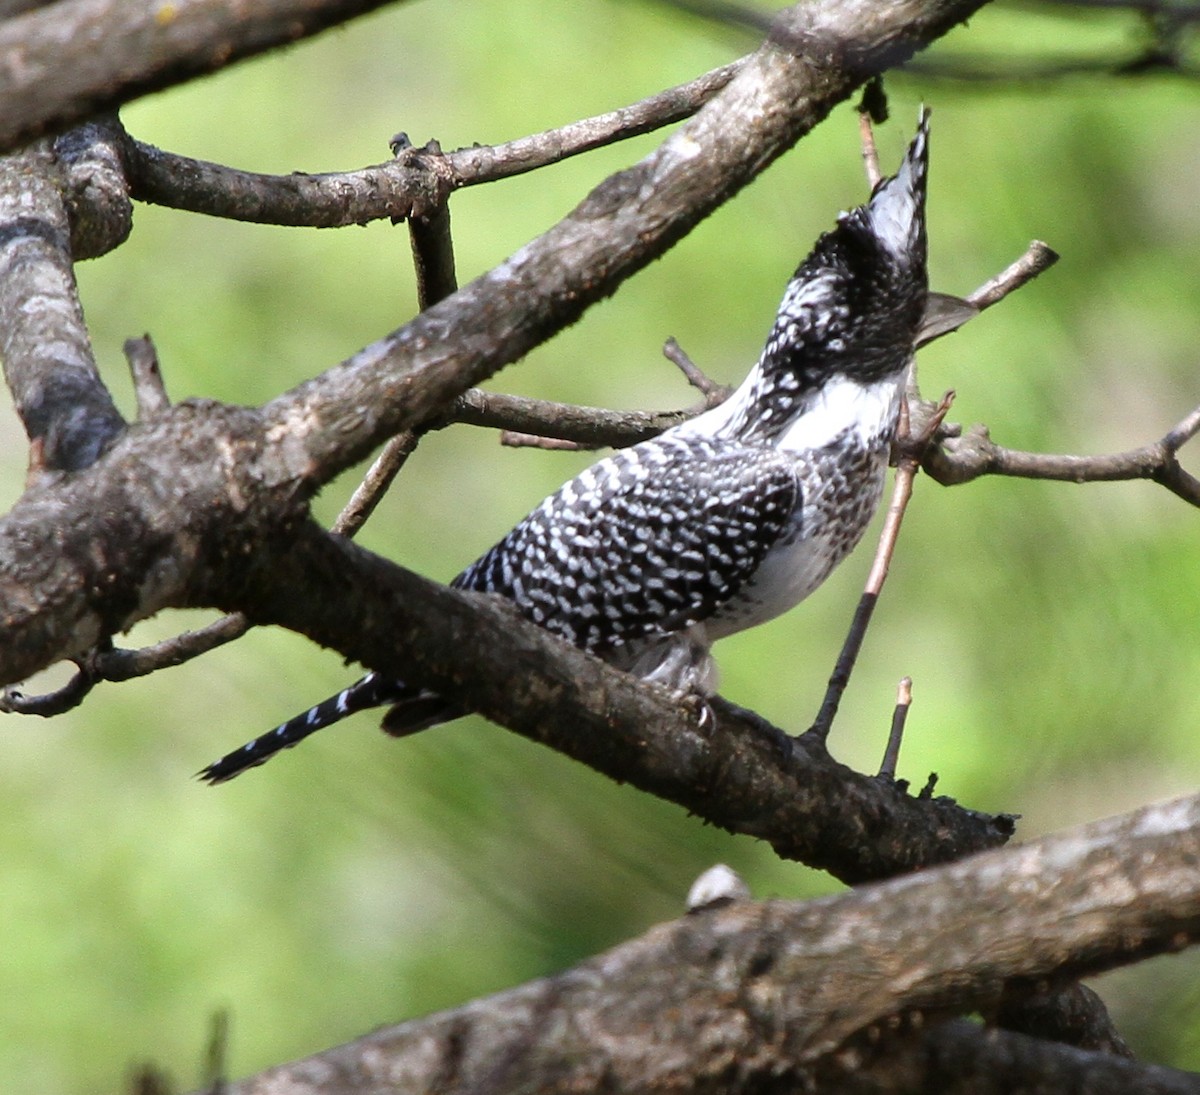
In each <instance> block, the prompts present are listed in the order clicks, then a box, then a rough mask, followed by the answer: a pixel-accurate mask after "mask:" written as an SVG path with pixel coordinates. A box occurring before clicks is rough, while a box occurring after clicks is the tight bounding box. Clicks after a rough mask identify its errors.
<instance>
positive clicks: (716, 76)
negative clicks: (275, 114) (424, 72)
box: [125, 62, 741, 228]
mask: <svg viewBox="0 0 1200 1095" xmlns="http://www.w3.org/2000/svg"><path fill="white" fill-rule="evenodd" d="M740 64H741V62H737V63H735V64H732V65H725V66H723V67H722V68H719V69H715V70H714V71H712V72H709V73H706V74H705V75H703V76H700V77H697V78H696V79H695V80H691V81H689V82H688V83H686V84H682V85H680V86H679V87H674V88H668V89H667V90H666V91H662V92H659V93H658V94H656V95H651V96H650V97H648V98H646V99H643V100H642V101H641V102H638V103H635V104H633V105H632V106H628V107H623V108H622V109H620V110H614V111H611V112H609V113H607V114H601V115H598V116H597V117H594V118H585V119H584V120H583V121H579V122H572V123H570V124H569V125H565V126H562V127H560V128H558V129H551V130H547V131H545V132H543V133H535V134H533V135H532V136H529V137H521V138H518V139H517V140H514V141H508V142H506V143H504V144H499V145H494V146H490V147H489V146H473V147H470V148H462V149H458V150H457V151H454V152H447V153H443V152H442V151H441V150H440V149H439V148H436V147H433V148H431V147H429V146H426V147H425V148H420V149H418V148H412V147H411V146H407V145H405V143H404V142H406V141H407V137H406V136H405V135H403V134H400V135H398V136H397V138H396V140H395V144H397V145H399V146H400V147H399V148H398V150H397V155H396V159H394V160H392V161H391V162H390V163H385V164H380V165H378V166H374V167H364V168H361V169H359V170H357V171H345V172H336V173H331V174H320V175H315V174H304V173H299V172H294V173H292V174H290V175H262V174H257V173H255V172H249V171H238V170H235V169H234V168H229V167H222V166H220V165H218V164H212V163H206V162H204V161H203V160H192V159H188V158H187V157H185V156H176V155H174V154H172V153H170V152H163V151H161V150H160V149H157V148H154V147H153V146H151V145H147V144H143V143H142V142H140V141H135V140H132V139H129V140H127V144H126V153H125V155H126V159H127V160H128V162H129V171H130V185H131V186H132V188H133V194H134V197H136V198H138V199H139V200H141V201H147V202H153V203H154V204H156V205H166V206H170V207H172V208H176V209H186V210H188V211H190V212H193V213H206V214H209V215H210V216H216V217H227V218H230V219H233V220H244V221H252V222H256V223H265V224H284V225H293V226H309V227H314V228H330V227H337V226H342V225H349V224H366V223H367V222H368V221H371V220H377V219H380V218H383V217H390V218H393V219H399V218H405V217H409V216H413V217H416V218H418V219H423V218H425V217H427V216H429V215H430V214H431V213H432V212H433V211H435V210H437V209H439V208H442V207H443V206H444V204H445V199H446V196H447V195H448V194H449V193H450V191H452V190H456V189H459V188H461V187H466V186H475V185H477V184H479V183H486V182H494V181H496V180H497V179H504V178H510V177H512V176H514V175H520V174H523V173H525V172H527V171H533V170H535V169H536V168H539V167H545V166H547V165H549V164H554V163H559V162H560V161H562V160H565V159H567V158H569V157H571V156H577V155H579V154H581V153H584V152H590V151H591V150H593V149H596V148H601V147H603V146H605V145H609V144H614V143H616V142H617V141H623V140H627V139H629V138H630V137H636V136H639V135H641V134H643V133H649V132H651V131H653V130H655V129H659V128H661V127H662V126H665V125H670V124H672V123H674V122H678V121H681V120H683V119H684V118H687V117H690V116H691V115H692V114H694V113H695V112H696V111H697V110H699V109H700V107H702V106H703V105H704V104H705V103H706V102H708V101H709V99H711V98H712V97H713V96H714V95H716V94H717V92H719V91H720V90H721V89H722V88H724V87H725V85H726V84H728V83H729V81H730V80H731V79H732V78H733V76H734V74H735V73H736V72H737V70H738V68H739V66H740Z"/></svg>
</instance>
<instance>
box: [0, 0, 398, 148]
mask: <svg viewBox="0 0 1200 1095" xmlns="http://www.w3.org/2000/svg"><path fill="white" fill-rule="evenodd" d="M385 2H387V0H257V2H256V3H254V4H253V5H247V4H245V3H244V2H242V0H175V2H174V3H171V4H130V3H128V2H127V0H59V2H58V3H55V4H49V5H46V6H43V7H39V8H37V9H36V10H33V11H29V12H27V13H26V14H23V15H17V16H16V17H14V18H12V19H6V20H4V21H2V22H0V57H7V58H10V59H11V58H18V57H19V58H20V63H19V64H18V63H15V62H11V63H7V64H4V65H0V102H2V103H4V112H3V114H2V115H0V151H7V150H9V149H11V148H15V147H16V146H18V145H19V144H21V143H23V142H24V141H27V140H28V139H29V138H30V137H36V136H38V135H40V134H42V133H46V132H48V131H50V130H56V129H62V128H64V127H65V126H68V125H71V124H73V123H75V122H79V121H82V120H84V119H86V118H88V117H90V116H91V115H93V114H97V113H100V112H103V111H109V110H113V109H115V108H116V107H118V106H120V104H122V103H125V102H128V101H129V100H130V99H134V98H137V97H138V96H139V95H144V94H146V93H147V92H150V91H158V90H160V89H162V88H165V87H170V86H172V85H174V84H178V83H182V82H184V81H186V80H190V79H192V78H193V77H195V76H199V75H202V74H204V73H207V72H215V71H216V70H218V69H221V68H224V67H225V66H226V65H228V64H230V63H231V62H233V61H238V60H241V59H243V58H245V57H252V56H254V55H255V54H258V53H262V52H264V51H265V50H269V49H273V48H274V47H276V46H280V45H285V44H287V43H290V42H295V41H297V40H299V39H301V38H305V37H308V36H309V35H313V34H316V33H318V32H319V31H322V30H325V29H327V28H328V27H332V26H337V25H338V24H339V23H344V22H347V21H348V20H350V19H352V18H354V17H355V16H358V15H364V14H366V13H367V12H369V11H374V10H375V9H376V8H379V7H382V6H383V5H384V3H385ZM97 42H103V43H104V48H103V49H97V48H96V43H97Z"/></svg>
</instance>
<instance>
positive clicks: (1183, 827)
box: [232, 797, 1200, 1095]
mask: <svg viewBox="0 0 1200 1095" xmlns="http://www.w3.org/2000/svg"><path fill="white" fill-rule="evenodd" d="M1114 848H1121V849H1122V850H1123V854H1122V855H1121V856H1120V857H1118V856H1115V855H1114V854H1113V849H1114ZM1197 857H1200V797H1194V798H1190V799H1182V800H1179V801H1176V802H1173V803H1168V804H1165V805H1159V806H1151V807H1147V808H1146V809H1143V810H1140V811H1138V812H1136V813H1133V814H1129V815H1126V816H1124V817H1120V818H1113V819H1109V820H1107V821H1101V822H1095V823H1093V824H1091V825H1087V826H1084V827H1082V828H1079V829H1076V830H1073V831H1071V832H1068V833H1064V834H1061V835H1056V836H1051V837H1045V838H1042V839H1041V840H1038V841H1036V842H1034V843H1032V844H1029V845H1026V846H1023V847H1018V848H1008V849H1004V850H1002V851H996V852H990V853H986V854H984V855H980V856H977V857H974V858H972V859H969V860H966V861H964V862H962V863H956V864H953V865H951V866H948V867H941V868H938V869H935V870H930V871H925V872H922V873H921V874H918V875H913V876H909V877H906V878H903V879H898V880H895V881H892V882H888V883H882V884H878V885H872V886H865V887H862V888H860V889H858V890H855V891H852V892H849V893H845V894H841V895H838V896H836V897H833V898H827V899H824V900H819V901H811V902H805V903H796V902H768V903H763V904H755V903H751V902H739V903H735V904H732V905H727V906H725V907H721V908H716V909H711V910H706V911H703V912H701V913H698V914H694V915H690V916H687V917H684V918H683V919H681V920H677V921H674V922H672V923H669V924H662V925H659V926H658V927H655V928H653V929H651V930H650V931H649V932H647V933H646V934H645V935H644V936H642V937H641V938H639V939H636V940H633V941H631V942H629V943H625V944H622V945H621V946H619V947H616V948H615V949H613V950H611V951H609V952H607V953H605V954H602V955H599V956H597V957H596V958H594V959H591V960H590V961H588V962H585V963H584V964H582V965H581V966H578V967H576V968H574V969H572V970H568V971H566V972H564V973H562V974H559V975H557V976H554V977H551V978H546V979H544V980H540V981H535V982H531V983H529V984H527V985H524V986H521V987H520V988H516V989H513V990H510V991H508V992H504V993H500V994H499V995H496V996H493V997H490V998H486V999H483V1000H478V1001H475V1002H473V1003H471V1004H468V1005H467V1006H465V1007H463V1008H459V1009H457V1010H455V1011H451V1012H445V1013H442V1014H440V1015H434V1016H431V1017H429V1018H427V1019H421V1020H416V1021H412V1022H408V1023H403V1024H401V1025H399V1026H396V1027H392V1028H388V1029H384V1030H380V1031H377V1032H375V1033H373V1034H370V1035H367V1036H366V1037H365V1038H362V1039H360V1040H359V1041H357V1042H353V1043H351V1044H349V1045H345V1046H341V1047H338V1048H335V1049H331V1050H329V1051H327V1052H325V1053H322V1054H319V1055H318V1056H316V1057H312V1058H309V1059H307V1060H304V1061H299V1062H296V1063H295V1064H291V1065H284V1066H282V1067H280V1068H277V1069H272V1070H270V1071H268V1072H265V1073H262V1074H261V1075H259V1076H257V1077H254V1078H252V1079H250V1080H246V1081H243V1082H242V1083H240V1084H235V1085H234V1087H233V1088H232V1092H233V1095H266V1093H267V1092H270V1093H271V1095H290V1093H293V1092H295V1093H298V1092H304V1093H305V1095H349V1093H351V1092H360V1093H366V1092H371V1093H376V1092H382V1091H385V1090H387V1091H392V1090H396V1089H397V1088H402V1089H404V1090H458V1091H489V1092H505V1091H534V1090H536V1091H583V1090H599V1089H601V1088H603V1089H605V1090H637V1091H648V1092H653V1091H672V1092H679V1091H715V1090H720V1091H724V1092H758V1091H762V1090H763V1089H764V1084H765V1083H766V1081H767V1080H768V1078H769V1079H770V1081H771V1084H772V1085H773V1087H772V1089H780V1088H783V1087H788V1088H792V1087H794V1088H796V1089H803V1090H809V1089H812V1088H811V1087H810V1086H809V1085H813V1086H814V1087H815V1085H816V1083H817V1081H818V1080H821V1079H823V1080H825V1082H826V1083H829V1086H828V1087H826V1088H823V1089H824V1090H837V1091H847V1090H849V1091H876V1092H879V1091H909V1092H916V1091H922V1092H923V1091H928V1090H939V1091H940V1090H947V1088H944V1087H943V1086H942V1085H941V1084H940V1083H937V1082H936V1081H935V1078H936V1077H938V1076H946V1075H951V1074H953V1075H955V1076H957V1077H958V1079H957V1080H956V1081H955V1082H956V1083H957V1084H964V1079H963V1078H964V1076H977V1075H978V1074H979V1073H980V1072H982V1073H983V1075H984V1076H985V1077H986V1076H988V1075H990V1074H991V1069H993V1068H994V1069H997V1070H998V1075H994V1076H992V1085H991V1086H981V1087H976V1086H965V1085H964V1086H960V1087H953V1086H951V1087H949V1088H948V1090H962V1091H981V1090H982V1091H1011V1090H1015V1089H1016V1088H1015V1087H1014V1086H1001V1085H1000V1083H999V1082H998V1080H999V1078H1000V1077H1005V1078H1007V1079H1008V1080H1009V1082H1010V1084H1011V1083H1012V1081H1014V1080H1015V1079H1016V1078H1017V1077H1018V1076H1024V1077H1025V1078H1026V1079H1027V1080H1029V1081H1034V1080H1035V1078H1037V1077H1041V1079H1040V1080H1037V1081H1036V1082H1037V1083H1039V1084H1040V1085H1041V1086H1036V1087H1033V1088H1031V1090H1036V1091H1047V1092H1048V1091H1051V1090H1053V1091H1056V1092H1070V1091H1080V1092H1082V1091H1084V1090H1086V1091H1089V1092H1096V1091H1103V1092H1118V1091H1120V1092H1124V1091H1131V1090H1138V1091H1163V1092H1167V1091H1172V1092H1174V1091H1190V1092H1195V1091H1196V1090H1197V1083H1196V1079H1195V1078H1194V1077H1192V1078H1190V1079H1189V1078H1187V1077H1185V1076H1183V1075H1182V1074H1180V1073H1173V1072H1170V1071H1169V1070H1166V1069H1144V1068H1141V1067H1139V1066H1136V1065H1133V1064H1132V1063H1130V1062H1128V1061H1123V1060H1121V1059H1119V1058H1113V1057H1098V1056H1096V1055H1092V1054H1087V1053H1083V1052H1081V1051H1078V1050H1071V1049H1066V1048H1063V1047H1054V1046H1050V1045H1047V1044H1045V1043H1040V1042H1036V1041H1034V1040H1032V1039H1027V1038H1024V1037H1022V1036H1020V1035H1012V1034H1007V1035H1002V1034H998V1033H988V1034H985V1033H983V1032H980V1031H979V1030H978V1028H967V1027H965V1026H962V1025H953V1026H951V1027H941V1026H934V1027H933V1028H932V1029H927V1028H929V1027H930V1024H931V1023H936V1022H937V1020H938V1019H939V1018H940V1017H943V1016H945V1015H948V1014H964V1013H967V1012H970V1011H973V1010H977V1009H980V1008H986V1007H987V1006H988V1003H989V1001H991V1000H992V999H993V998H994V997H995V995H996V993H997V992H998V990H999V987H1000V986H1001V985H1003V984H1005V983H1006V982H1009V981H1011V980H1013V979H1017V978H1024V979H1030V980H1033V979H1039V978H1047V977H1055V976H1060V975H1066V976H1074V975H1080V974H1084V973H1088V972H1094V971H1096V970H1100V969H1105V968H1110V967H1112V966H1114V965H1118V964H1122V963H1126V962H1129V961H1134V960H1137V959H1139V958H1142V957H1145V956H1147V955H1150V954H1156V953H1161V952H1163V951H1167V950H1174V949H1178V948H1179V947H1182V946H1184V945H1186V944H1187V943H1190V942H1194V941H1195V940H1196V938H1197V936H1198V934H1200V875H1198V874H1197V872H1196V870H1195V863H1196V861H1197ZM1014 878H1019V879H1020V880H1021V884H1020V885H1019V886H1014V885H1013V884H1012V880H1013V879H1014ZM898 1016H899V1017H902V1018H900V1019H899V1020H898V1019H897V1018H896V1017H898ZM893 1051H897V1052H898V1053H899V1056H900V1059H901V1060H900V1064H901V1068H900V1069H899V1070H893V1069H891V1068H889V1062H890V1061H892V1060H893V1057H892V1052H893ZM889 1073H892V1075H890V1076H889ZM833 1078H837V1081H838V1082H837V1083H836V1084H833V1083H830V1080H831V1079H833ZM1051 1082H1054V1083H1057V1084H1059V1085H1061V1086H1055V1087H1049V1086H1047V1084H1048V1083H1051ZM1016 1086H1021V1085H1020V1084H1017V1085H1016ZM821 1089H822V1088H817V1090H821ZM1022 1090H1024V1088H1023V1087H1022Z"/></svg>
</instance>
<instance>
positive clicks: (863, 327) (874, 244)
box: [201, 115, 928, 783]
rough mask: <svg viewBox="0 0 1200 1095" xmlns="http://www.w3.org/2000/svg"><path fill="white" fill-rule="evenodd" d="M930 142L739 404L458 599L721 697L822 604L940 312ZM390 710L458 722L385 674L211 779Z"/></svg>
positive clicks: (801, 280) (866, 218)
mask: <svg viewBox="0 0 1200 1095" xmlns="http://www.w3.org/2000/svg"><path fill="white" fill-rule="evenodd" d="M927 142H928V128H927V119H926V116H924V115H923V116H922V119H921V125H920V127H919V129H918V132H917V136H916V137H915V138H914V140H913V142H912V145H911V146H910V148H909V151H908V155H907V156H906V157H905V160H904V162H903V164H902V165H901V168H900V170H899V172H898V173H897V174H896V175H895V176H894V177H892V178H889V179H885V180H884V181H883V182H881V183H880V184H879V185H878V186H877V187H876V188H875V191H874V192H873V194H872V196H871V200H870V201H869V202H868V203H867V204H866V205H864V206H860V207H858V208H857V209H855V210H853V211H851V212H850V213H846V214H843V215H842V216H841V217H840V218H839V221H838V225H837V227H836V228H835V229H834V230H833V231H831V232H828V233H826V234H825V235H823V236H822V237H821V238H820V239H819V240H818V241H817V244H816V246H815V247H814V249H813V252H812V253H811V254H810V255H809V256H808V258H807V259H805V261H804V262H803V263H801V265H800V267H799V268H798V269H797V270H796V272H795V274H794V275H793V277H792V280H791V281H790V282H789V284H788V287H787V290H786V292H785V293H784V298H783V302H782V303H781V305H780V309H779V313H778V315H777V317H776V320H775V323H774V326H773V327H772V330H771V332H770V334H769V335H768V337H767V341H766V344H765V346H764V347H763V352H762V355H761V356H760V358H759V361H758V364H757V365H756V366H755V368H754V369H753V370H752V371H751V373H750V375H749V376H748V377H747V378H746V380H745V381H744V382H743V384H742V385H741V387H740V388H739V389H738V390H737V392H735V393H734V395H733V396H732V397H731V398H730V399H729V400H728V401H726V402H725V403H724V404H722V405H721V406H720V407H717V408H714V409H713V410H710V411H708V412H706V413H704V414H702V415H699V416H698V417H696V418H694V419H692V420H691V421H689V422H686V423H684V424H682V425H680V426H677V427H675V428H674V429H671V430H668V431H667V432H666V433H664V434H662V435H661V436H659V437H656V438H653V439H651V440H649V441H644V442H642V443H641V444H639V445H635V446H633V447H632V448H629V449H625V450H622V451H620V452H617V453H614V454H613V455H611V456H608V457H606V458H604V459H603V460H600V461H599V462H598V463H596V464H594V465H592V466H591V467H590V468H588V469H586V470H585V471H583V472H581V473H580V474H579V475H578V476H576V477H575V478H574V479H573V480H571V481H570V482H568V483H566V484H564V485H563V486H562V487H561V488H560V489H559V490H558V491H557V492H556V493H555V494H553V495H551V496H550V497H549V498H547V499H546V500H545V501H544V502H543V503H542V504H541V505H540V506H538V507H537V509H535V510H534V511H533V512H532V513H530V514H529V516H528V517H526V518H525V519H524V520H523V521H522V522H520V523H519V524H518V525H517V526H516V527H515V528H514V529H513V530H512V531H511V532H509V533H508V535H507V536H505V537H504V538H503V539H502V540H501V541H500V542H499V543H497V544H496V545H495V546H494V547H493V548H492V549H491V550H490V551H488V552H486V553H485V554H484V555H483V556H481V557H480V558H479V559H478V560H477V561H476V562H474V563H473V564H471V565H470V566H469V567H467V569H466V570H464V571H463V572H462V573H461V574H460V575H459V576H458V577H457V578H456V579H455V580H454V582H453V583H452V584H453V585H454V586H455V587H457V588H459V589H464V590H474V591H480V592H487V593H493V594H500V595H502V596H505V597H508V598H509V599H511V600H512V601H513V603H514V604H515V605H516V606H517V607H518V609H519V610H520V611H521V613H522V614H523V615H524V616H526V617H527V618H528V619H530V620H531V621H533V622H534V623H536V624H539V625H541V626H542V627H545V628H546V629H547V630H549V631H551V632H553V633H554V634H556V635H558V636H559V637H560V638H563V639H565V640H567V641H568V642H571V643H574V644H575V645H577V646H580V647H582V648H584V649H586V650H589V651H591V652H592V653H594V654H596V655H598V656H600V657H602V658H604V659H605V660H607V661H609V662H611V663H612V664H614V665H616V666H618V667H620V668H623V669H626V670H629V671H631V672H634V673H636V674H638V675H639V676H642V677H645V678H647V679H651V680H657V681H660V682H662V683H665V684H667V685H669V686H670V687H672V688H676V689H685V690H694V691H699V692H702V693H703V692H710V691H711V690H712V688H713V685H714V677H713V673H712V664H711V657H710V656H709V647H710V646H711V644H712V642H713V641H715V640H716V639H719V638H721V637H723V636H725V635H729V634H732V633H734V632H736V631H741V630H743V629H745V628H747V627H752V626H754V625H756V624H759V623H762V622H763V621H765V620H768V619H771V618H772V617H774V616H777V615H779V614H780V613H781V612H785V611H787V610H788V609H789V608H791V607H792V606H793V605H795V604H797V603H798V602H799V601H801V600H802V599H803V598H804V597H806V596H808V594H809V593H811V592H812V591H813V590H814V589H816V588H817V586H819V585H820V584H821V582H823V581H824V580H825V578H826V577H827V576H828V574H829V573H830V571H831V570H833V568H834V567H835V566H837V564H838V563H839V562H841V560H842V559H843V558H845V556H846V555H847V554H848V553H849V552H850V551H851V550H852V549H853V548H854V546H855V545H856V544H857V543H858V540H859V539H860V537H861V536H862V534H863V532H864V531H865V529H866V527H867V525H868V524H869V522H870V520H871V517H872V515H873V514H874V512H875V510H876V508H877V507H878V504H879V499H880V496H881V493H882V490H883V481H884V475H885V472H886V468H887V457H888V450H889V447H890V444H891V439H892V437H893V435H894V433H895V428H896V421H897V416H898V413H899V406H900V398H901V394H900V393H901V386H902V383H903V378H904V375H905V372H906V370H907V366H908V363H909V361H910V359H911V355H912V349H913V344H914V341H915V338H916V334H917V330H918V327H919V325H920V322H921V317H922V314H923V312H924V308H925V301H926V295H927V293H926V274H925V224H924V202H925V173H926V166H927ZM383 704H391V705H392V707H391V710H390V711H389V712H388V715H387V717H386V719H385V723H384V725H385V728H386V729H388V730H389V731H390V732H392V733H395V734H404V733H411V732H413V731H415V730H419V729H422V728H424V727H426V726H430V725H433V724H435V723H437V722H442V721H445V720H446V719H448V718H453V717H456V716H457V715H458V714H461V709H460V708H459V707H458V706H457V705H456V704H455V703H454V702H453V700H449V699H445V698H442V697H440V696H438V695H436V694H435V693H433V692H431V691H429V690H427V689H423V688H420V687H414V686H409V685H405V684H404V683H402V682H399V681H392V680H388V679H386V678H384V677H381V676H379V675H378V674H374V673H369V674H367V675H366V676H365V677H363V678H362V679H361V680H360V681H358V682H356V683H355V684H353V685H351V686H350V687H349V688H347V689H345V690H344V691H342V692H340V693H338V695H336V696H333V697H330V699H328V700H326V701H324V702H323V703H321V704H318V705H317V706H316V707H313V708H311V709H310V710H309V711H307V712H305V713H304V714H302V715H299V716H297V717H296V718H294V719H292V720H290V721H289V722H286V723H284V724H283V725H282V726H279V727H276V728H275V729H274V730H272V731H271V732H270V733H268V734H266V735H264V736H263V737H261V738H258V739H256V740H255V741H252V742H250V743H249V744H248V745H246V746H244V747H243V748H242V749H240V750H238V751H236V752H234V753H230V754H229V755H228V756H226V757H224V758H223V759H222V760H219V761H217V762H216V763H215V764H212V765H210V766H209V767H208V768H206V769H205V770H204V771H203V772H202V773H201V776H202V777H203V778H204V779H206V780H208V781H210V782H213V783H217V782H221V781H223V780H226V779H230V778H232V777H233V776H235V775H237V774H238V773H240V772H241V771H243V770H245V769H246V768H249V767H253V766H254V765H257V764H261V763H262V762H263V761H264V760H266V759H267V758H268V757H270V756H272V755H273V754H274V753H276V752H278V751H279V750H280V749H284V748H288V747H290V746H291V745H294V744H296V743H297V742H298V741H300V740H302V739H303V738H304V737H306V736H308V734H310V733H312V732H313V731H315V730H317V729H320V728H321V727H323V726H327V725H329V724H330V723H332V722H336V721H338V720H339V719H341V718H344V717H345V716H346V715H348V714H350V713H352V712H354V711H358V710H362V709H364V708H367V707H377V706H381V705H383Z"/></svg>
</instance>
